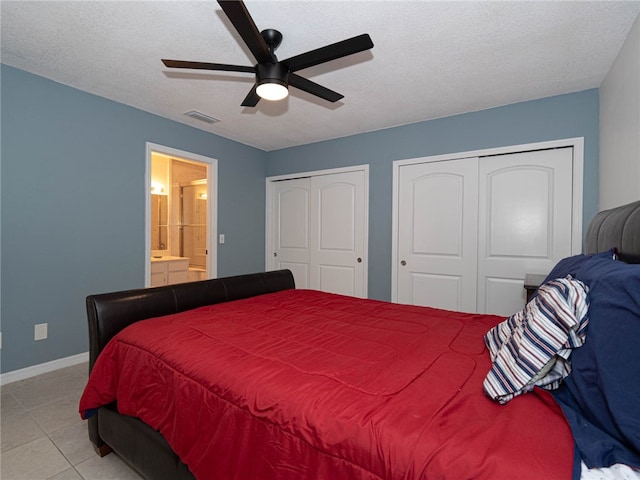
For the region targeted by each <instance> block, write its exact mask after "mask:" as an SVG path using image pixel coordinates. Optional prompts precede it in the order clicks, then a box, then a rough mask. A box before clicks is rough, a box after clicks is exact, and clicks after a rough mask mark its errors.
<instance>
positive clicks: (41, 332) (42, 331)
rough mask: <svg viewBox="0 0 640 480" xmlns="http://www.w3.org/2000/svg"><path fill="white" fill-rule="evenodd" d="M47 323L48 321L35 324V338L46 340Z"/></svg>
mask: <svg viewBox="0 0 640 480" xmlns="http://www.w3.org/2000/svg"><path fill="white" fill-rule="evenodd" d="M47 325H48V324H46V323H37V324H36V325H34V326H33V339H34V340H36V341H37V340H44V339H45V338H47Z"/></svg>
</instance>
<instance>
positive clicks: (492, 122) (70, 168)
mask: <svg viewBox="0 0 640 480" xmlns="http://www.w3.org/2000/svg"><path fill="white" fill-rule="evenodd" d="M1 68H2V69H1V72H0V73H1V75H2V84H1V108H2V110H1V114H2V138H1V140H2V146H1V155H2V157H1V159H2V164H1V169H2V170H1V173H0V180H1V187H0V194H1V209H2V211H1V221H2V224H1V227H2V228H1V238H0V245H1V247H2V275H1V279H0V286H1V288H2V292H1V302H2V306H1V314H2V316H1V319H2V325H1V330H2V334H3V345H2V350H0V355H1V356H2V359H1V369H0V371H1V372H9V371H13V370H17V369H20V368H24V367H27V366H31V365H37V364H40V363H44V362H47V361H50V360H55V359H59V358H63V357H66V356H70V355H74V354H78V353H82V352H86V351H87V350H88V342H87V327H86V314H85V310H84V297H85V296H86V295H87V294H90V293H97V292H105V291H111V290H120V289H126V288H136V287H141V286H143V284H144V263H145V258H144V208H145V198H144V169H145V142H152V143H157V144H160V145H164V146H167V147H171V148H176V149H179V150H185V151H188V152H193V153H196V154H200V155H204V156H208V157H211V158H216V159H218V174H219V179H220V180H219V185H218V187H219V193H218V229H219V231H220V232H221V233H224V234H225V236H226V239H227V241H226V242H225V244H224V245H219V246H218V276H225V275H233V274H239V273H247V272H252V271H259V270H263V269H264V235H265V228H264V215H265V212H264V208H265V203H264V202H265V177H266V176H272V175H281V174H288V173H295V172H302V171H312V170H320V169H325V168H335V167H344V166H350V165H360V164H369V165H370V170H369V177H370V199H369V296H370V297H371V298H378V299H382V300H389V299H390V298H391V293H390V292H391V206H392V202H391V189H392V162H393V161H394V160H399V159H406V158H416V157H423V156H428V155H438V154H443V153H455V152H461V151H467V150H478V149H484V148H491V147H499V146H505V145H515V144H523V143H532V142H540V141H547V140H555V139H560V138H568V137H584V138H585V163H584V192H585V194H584V224H585V225H586V224H587V223H588V221H589V220H590V219H591V217H592V216H593V215H594V214H595V212H596V211H597V198H598V92H597V90H588V91H584V92H579V93H574V94H568V95H562V96H558V97H552V98H547V99H542V100H536V101H531V102H524V103H520V104H515V105H509V106H505V107H500V108H494V109H490V110H484V111H480V112H474V113H469V114H464V115H457V116H453V117H447V118H442V119H438V120H431V121H426V122H421V123H416V124H412V125H407V126H402V127H397V128H391V129H387V130H381V131H377V132H371V133H366V134H361V135H355V136H352V137H346V138H341V139H337V140H331V141H326V142H320V143H315V144H311V145H305V146H301V147H295V148H289V149H284V150H279V151H274V152H268V153H267V152H263V151H260V150H257V149H254V148H251V147H247V146H245V145H241V144H239V143H236V142H233V141H231V140H227V139H224V138H221V137H218V136H216V135H213V134H209V133H206V132H203V131H200V130H198V129H194V128H190V127H187V126H185V125H182V124H179V123H176V122H172V121H169V120H166V119H163V118H160V117H157V116H155V115H152V114H149V113H145V112H142V111H140V110H137V109H134V108H131V107H128V106H125V105H122V104H119V103H116V102H112V101H110V100H106V99H104V98H101V97H97V96H95V95H91V94H88V93H85V92H81V91H79V90H75V89H72V88H69V87H66V86H63V85H60V84H58V83H55V82H52V81H50V80H46V79H44V78H41V77H37V76H34V75H31V74H28V73H26V72H23V71H20V70H16V69H14V68H11V67H8V66H5V65H2V67H1ZM43 322H47V323H49V338H48V339H47V340H44V341H39V342H34V341H33V325H34V324H36V323H43Z"/></svg>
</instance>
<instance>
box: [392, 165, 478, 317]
mask: <svg viewBox="0 0 640 480" xmlns="http://www.w3.org/2000/svg"><path fill="white" fill-rule="evenodd" d="M477 185H478V159H477V158H466V159H461V160H450V161H444V162H432V163H420V164H413V165H405V166H402V167H400V169H399V197H398V273H397V279H398V280H397V282H398V283H397V284H398V294H397V301H398V302H399V303H407V304H413V305H428V306H432V307H437V308H444V309H448V310H458V311H467V312H473V311H475V309H476V279H477V270H476V266H477V247H476V246H477V231H478V224H477V193H478V187H477Z"/></svg>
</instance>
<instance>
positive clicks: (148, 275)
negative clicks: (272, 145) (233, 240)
mask: <svg viewBox="0 0 640 480" xmlns="http://www.w3.org/2000/svg"><path fill="white" fill-rule="evenodd" d="M146 173H147V175H146V177H147V178H146V190H147V191H146V199H147V201H146V204H147V208H146V235H145V237H146V238H145V253H146V258H147V262H146V264H145V265H146V266H145V285H146V286H159V285H169V284H174V283H182V282H190V281H197V280H204V279H207V278H215V277H216V271H217V249H216V242H215V238H216V236H217V233H216V232H217V220H216V219H217V205H216V203H217V202H216V197H217V195H216V192H217V160H215V159H212V158H208V157H203V156H200V155H196V154H193V153H190V152H184V151H181V150H176V149H172V148H169V147H164V146H161V145H155V144H151V143H148V144H147V170H146Z"/></svg>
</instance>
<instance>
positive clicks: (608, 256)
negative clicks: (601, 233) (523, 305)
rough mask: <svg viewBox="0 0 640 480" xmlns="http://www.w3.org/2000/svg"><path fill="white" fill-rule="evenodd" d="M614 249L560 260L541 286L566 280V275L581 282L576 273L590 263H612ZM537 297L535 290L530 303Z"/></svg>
mask: <svg viewBox="0 0 640 480" xmlns="http://www.w3.org/2000/svg"><path fill="white" fill-rule="evenodd" d="M613 255H614V249H613V248H612V249H611V250H608V251H606V252H602V253H595V254H591V255H584V254H582V253H581V254H579V255H573V256H572V257H567V258H563V259H562V260H560V261H559V262H558V263H557V264H556V265H555V267H553V269H552V270H551V272H550V273H549V275H547V278H545V279H544V282H542V283H541V285H544V284H545V283H546V282H548V281H549V280H555V279H557V278H566V277H567V275H571V276H572V277H573V278H577V279H578V280H581V281H584V280H582V279H581V278H580V277H579V276H578V272H579V271H580V269H581V268H583V267H584V266H585V265H589V264H590V263H592V262H599V261H600V260H610V261H613V258H614V257H613ZM537 295H538V291H537V290H536V291H535V292H534V293H533V295H531V298H530V301H531V300H533V299H534V298H535V297H536V296H537Z"/></svg>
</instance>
